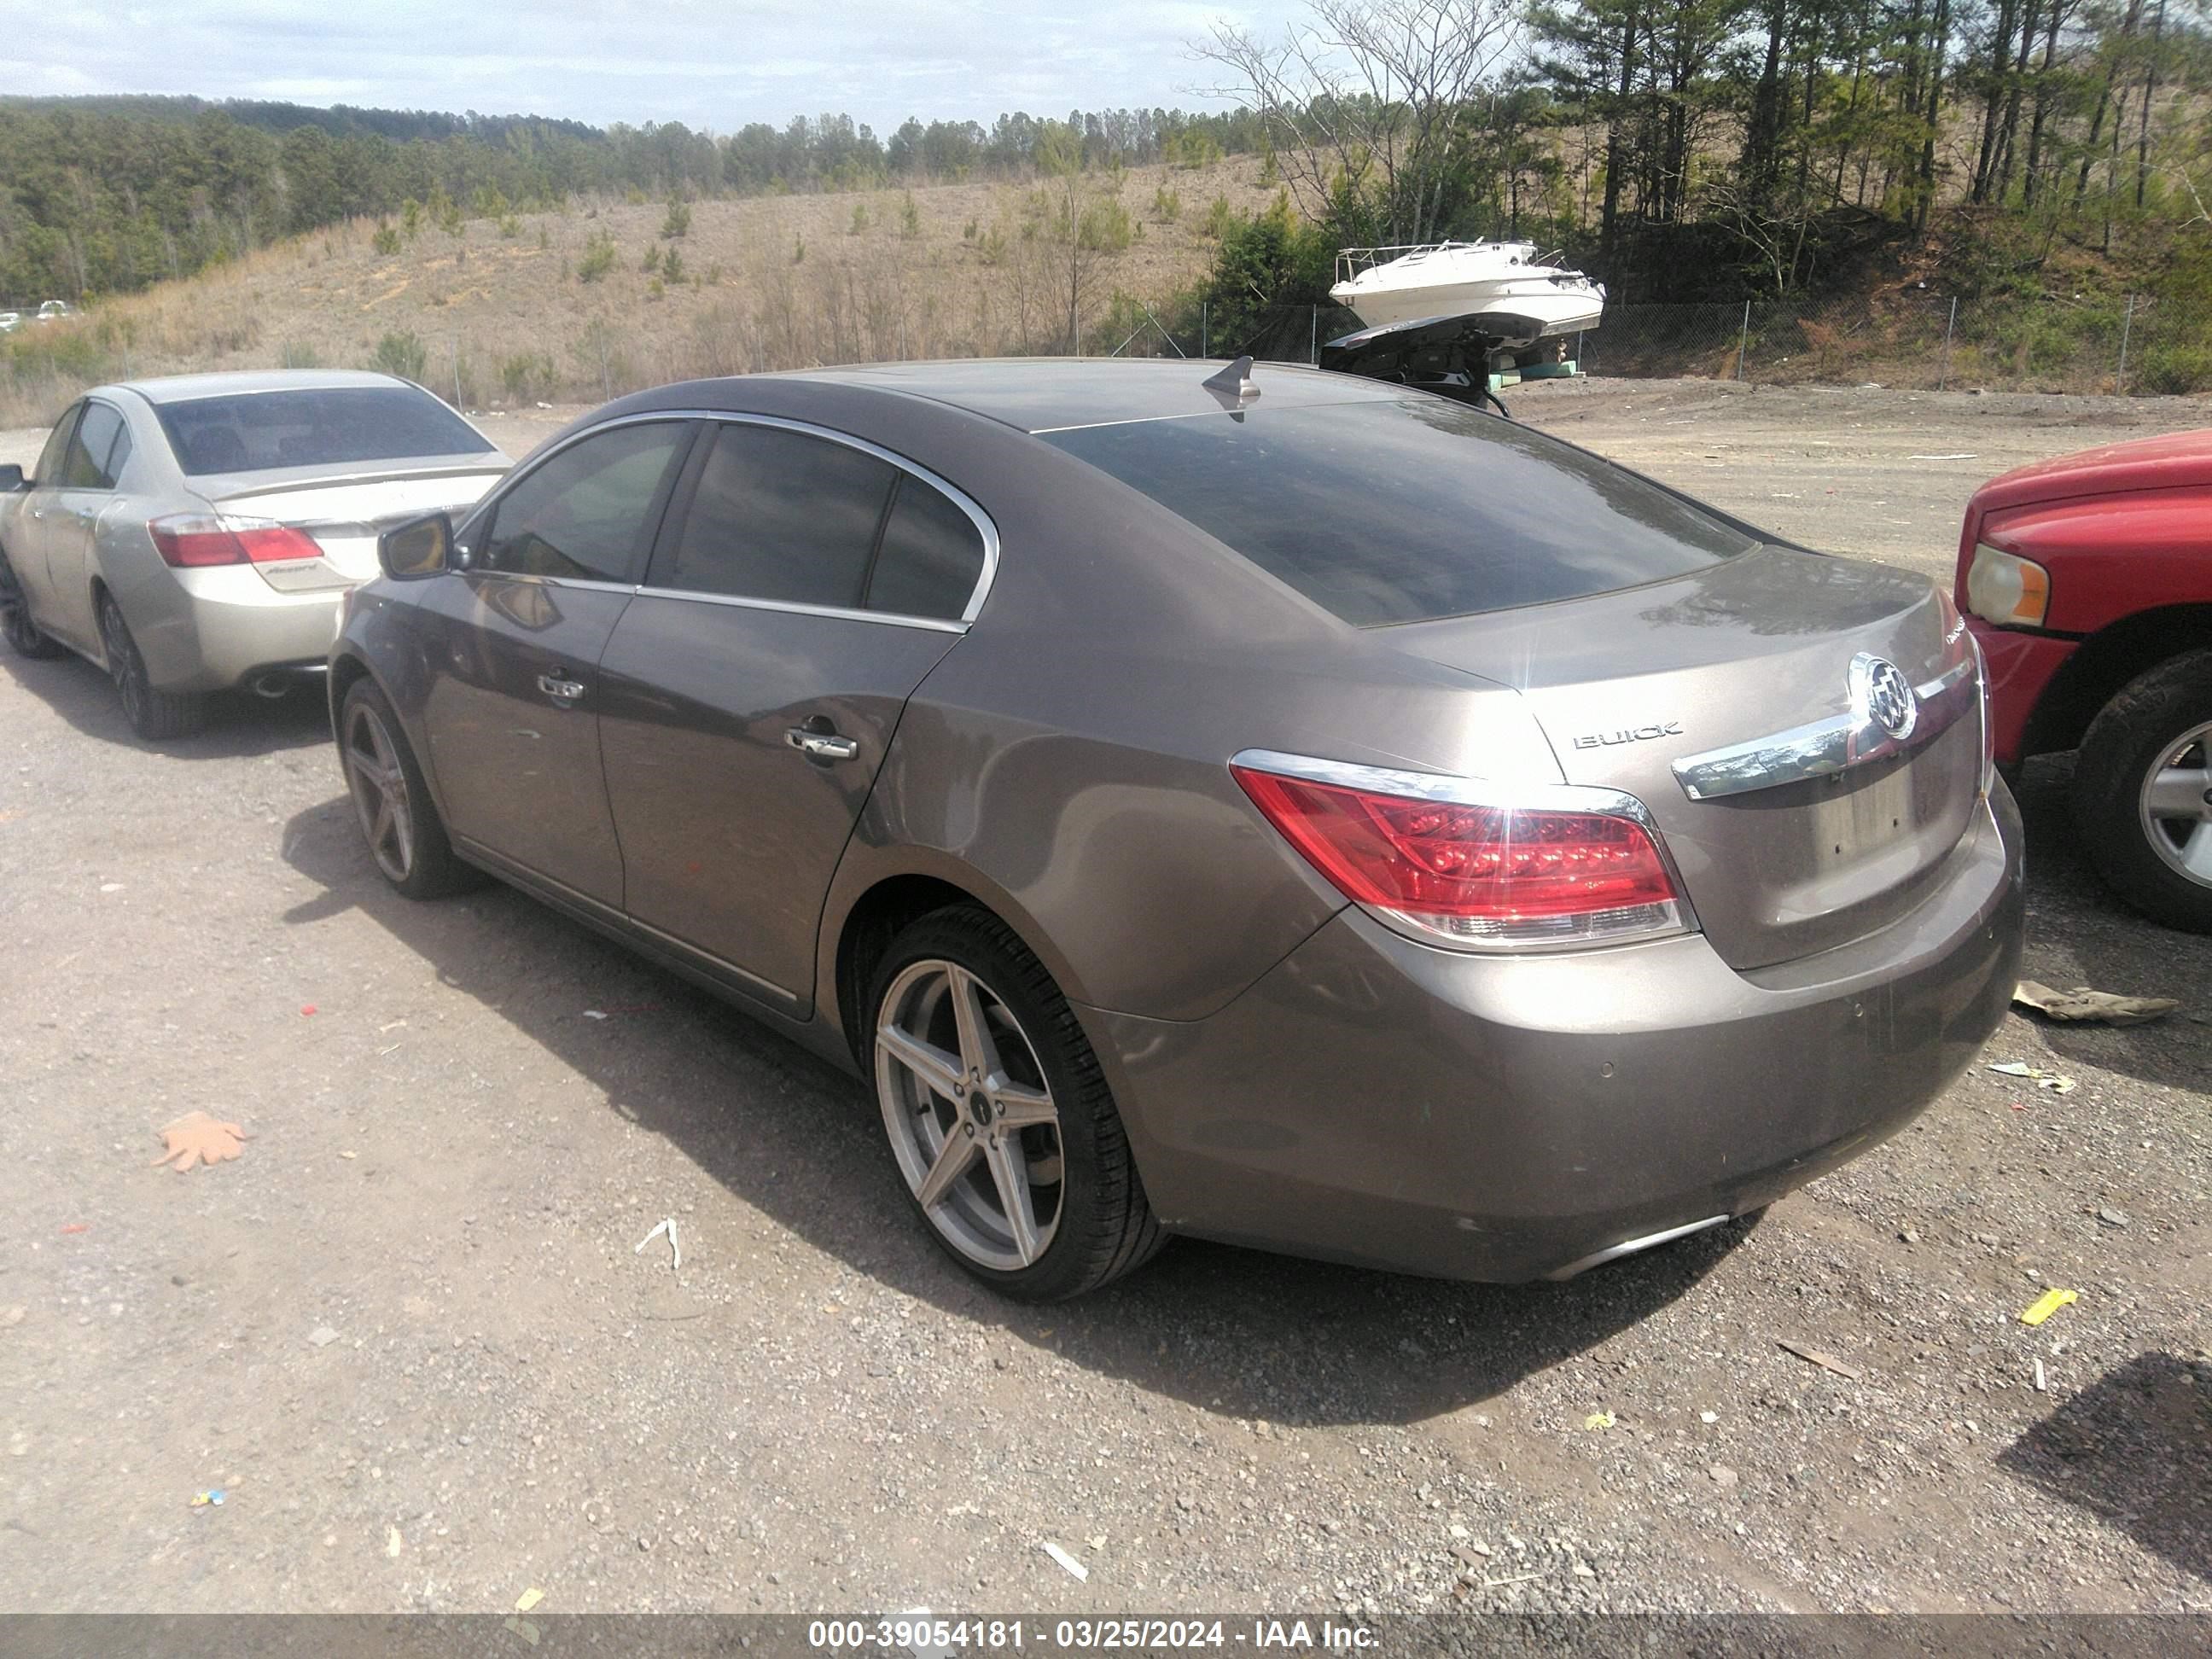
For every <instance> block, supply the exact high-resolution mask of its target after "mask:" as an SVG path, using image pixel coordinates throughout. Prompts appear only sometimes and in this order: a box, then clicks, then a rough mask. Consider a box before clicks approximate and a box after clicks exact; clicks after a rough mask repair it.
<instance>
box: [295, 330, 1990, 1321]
mask: <svg viewBox="0 0 2212 1659" xmlns="http://www.w3.org/2000/svg"><path fill="white" fill-rule="evenodd" d="M381 557H382V559H383V562H384V563H385V568H386V575H385V577H384V578H383V579H381V580H376V581H374V582H371V583H369V584H368V585H367V586H364V587H362V588H361V589H359V590H358V591H357V592H356V593H355V595H354V596H353V599H352V600H351V602H350V603H349V607H348V615H347V620H346V623H345V627H344V629H343V633H342V634H341V635H340V637H339V639H338V641H337V648H336V651H335V653H334V654H333V656H332V659H331V683H330V691H331V701H332V708H331V712H332V714H333V716H334V722H335V725H336V727H337V737H338V744H339V760H340V763H341V764H342V766H343V770H344V775H345V778H346V782H347V786H348V787H349V790H350V792H351V794H352V799H353V803H354V805H355V807H356V810H357V813H358V816H359V818H360V822H361V828H362V834H363V836H364V839H365V842H366V844H367V847H368V852H369V854H370V855H371V856H372V857H373V858H374V862H375V864H376V866H378V867H379V868H380V870H381V871H382V872H384V875H385V876H386V878H387V879H388V880H390V881H391V882H392V884H394V885H395V886H397V887H398V889H399V890H401V891H402V892H403V893H406V894H408V895H410V896H418V897H425V898H427V897H429V896H434V895H435V894H438V893H440V892H444V891H449V890H453V888H455V887H456V886H458V885H459V884H461V883H462V882H464V881H465V879H467V878H471V877H472V876H478V875H481V874H483V873H484V872H490V873H493V874H495V875H497V876H500V877H501V878H505V879H506V880H508V881H511V882H513V884H516V885H517V886H519V887H521V888H523V889H525V890H527V891H529V892H532V893H534V894H536V895H538V896H540V897H541V898H543V899H544V900H545V901H546V902H549V903H551V904H553V905H556V906H557V907H559V908H561V909H562V910H564V911H566V912H567V913H568V914H569V915H572V916H574V917H576V918H578V919H580V920H581V921H585V922H586V923H588V924H590V925H591V926H592V927H598V928H600V929H603V930H605V932H607V933H611V934H612V935H613V936H615V937H617V938H618V939H623V940H624V941H626V942H628V943H629V944H630V945H633V946H634V947H635V948H636V949H637V950H639V951H642V952H644V953H645V954H646V955H647V956H649V957H652V958H653V959H654V960H656V961H659V962H660V963H665V965H667V966H668V967H670V968H672V969H676V970H677V971H678V972H681V973H683V974H685V975H690V977H692V978H694V979H696V980H697V981H700V982H701V983H702V984H704V985H707V986H709V987H713V988H714V990H716V991H718V992H720V993H721V994H724V995H726V996H727V997H729V998H730V999H731V1000H732V1001H733V1002H735V1003H737V1004H738V1005H739V1006H743V1007H744V1008H745V1009H747V1010H748V1011H750V1012H752V1013H754V1014H756V1015H757V1017H758V1018H761V1019H763V1020H764V1021H766V1022H767V1023H768V1024H770V1025H771V1026H773V1027H774V1028H775V1029H776V1030H781V1031H783V1032H786V1033H787V1034H788V1035H789V1036H792V1037H793V1038H794V1039H795V1040H797V1041H799V1042H803V1043H805V1044H807V1045H809V1046H810V1047H811V1048H814V1049H816V1050H817V1051H818V1052H819V1053H821V1054H824V1055H826V1056H828V1057H829V1059H831V1060H833V1061H835V1062H836V1063H837V1064H840V1065H842V1066H846V1067H848V1068H849V1069H850V1070H852V1071H853V1072H854V1073H856V1074H857V1075H858V1076H860V1077H861V1078H863V1079H866V1083H867V1086H868V1087H869V1088H870V1089H871V1090H872V1092H873V1095H874V1098H875V1104H876V1107H877V1109H878V1112H879V1114H880V1116H881V1120H882V1125H883V1133H884V1137H885V1139H886V1141H887V1143H888V1151H889V1154H890V1160H891V1162H892V1164H894V1165H895V1166H896V1170H897V1172H898V1177H899V1179H900V1181H901V1182H902V1185H903V1187H904V1188H905V1190H906V1191H907V1193H908V1194H910V1195H911V1197H912V1200H913V1204H914V1207H915V1211H916V1212H918V1214H919V1215H920V1217H921V1220H922V1222H923V1224H924V1225H926V1226H927V1230H928V1231H929V1233H930V1234H931V1236H932V1237H934V1238H935V1239H936V1240H937V1242H938V1243H939V1244H941V1245H942V1246H943V1247H944V1248H945V1249H946V1250H947V1251H949V1252H950V1253H951V1255H952V1256H953V1258H954V1259H955V1260H957V1261H958V1262H959V1263H960V1264H961V1265H962V1266H963V1267H965V1268H966V1269H967V1270H969V1272H971V1273H975V1275H976V1276H978V1277H979V1278H981V1279H984V1280H985V1281H987V1282H988V1283H989V1284H991V1285H994V1286H997V1287H999V1288H1000V1289H1001V1290H1004V1291H1006V1292H1008V1293H1010V1294H1012V1295H1018V1296H1023V1297H1054V1296H1066V1295H1070V1294H1073V1293H1074V1292H1076V1291H1081V1290H1084V1289H1086V1288H1088V1287H1090V1286H1091V1285H1097V1284H1100V1283H1103V1281H1105V1280H1106V1279H1110V1278H1112V1277H1113V1276H1114V1275H1115V1274H1116V1273H1121V1272H1124V1271H1126V1270H1127V1269H1128V1268H1130V1267H1133V1266H1134V1265H1136V1264H1137V1263H1139V1262H1140V1261H1143V1260H1144V1259H1145V1258H1146V1256H1147V1255H1150V1254H1151V1253H1152V1250H1153V1249H1154V1248H1155V1247H1157V1246H1158V1243H1160V1241H1161V1239H1162V1238H1163V1237H1164V1235H1166V1234H1169V1233H1178V1232H1180V1233H1192V1234H1199V1235H1202V1236H1206V1237H1214V1238H1221V1239H1228V1240H1231V1241H1235V1242H1238V1243H1249V1244H1258V1245H1264V1246H1267V1247H1269V1248H1271V1249H1283V1250H1292V1251H1298V1252H1303V1253H1306V1254H1310V1255H1322V1256H1331V1257H1336V1258H1339V1259H1342V1260H1346V1261H1361V1262H1367V1263H1372V1264H1376V1265H1380V1266H1384V1267H1398V1268H1405V1269H1410V1270H1412V1271H1414V1272H1422V1273H1438V1274H1449V1275H1459V1276H1463V1277H1468V1278H1477V1279H1528V1278H1534V1277H1537V1276H1541V1275H1546V1274H1552V1275H1559V1274H1567V1273H1575V1272H1577V1271H1579V1270H1581V1269H1583V1268H1584V1267H1589V1266H1591V1265H1593V1264H1595V1263H1596V1262H1599V1261H1605V1260H1607V1259H1608V1258H1610V1257H1613V1256H1617V1255H1625V1254H1626V1253H1628V1252H1631V1251H1634V1250H1638V1249H1644V1248H1646V1247H1648V1246H1651V1245H1654V1244H1658V1243H1663V1242H1665V1241H1667V1240H1668V1239H1671V1238H1674V1237H1680V1236H1681V1235H1683V1234H1686V1233H1688V1232H1692V1231H1697V1230H1699V1229H1700V1228H1704V1227H1711V1226H1715V1225H1719V1224H1721V1223H1723V1222H1725V1221H1726V1220H1728V1219H1729V1218H1730V1217H1734V1216H1739V1215H1742V1214H1744V1213H1745V1212H1748V1211H1753V1210H1755V1209H1757V1208H1758V1207H1759V1206H1762V1205H1764V1204H1765V1203H1767V1202H1768V1201H1769V1200H1772V1199H1774V1198H1776V1197H1778V1195H1780V1194H1783V1193H1785V1192H1787V1191H1789V1190H1790V1188H1793V1187H1795V1186H1797V1185H1799V1184H1800V1183H1802V1182H1806V1181H1808V1180H1810V1179H1812V1178H1813V1176H1816V1175H1818V1174H1820V1172H1821V1171H1822V1170H1827V1169H1830V1168H1832V1167H1833V1166H1834V1165H1836V1164H1839V1163H1841V1162H1842V1161H1843V1160H1844V1159H1846V1158H1851V1157H1853V1156H1856V1155H1857V1154H1858V1153H1860V1152H1864V1151H1866V1150H1867V1149H1868V1148H1869V1147H1871V1146H1875V1144H1876V1143H1877V1142H1879V1141H1880V1140H1881V1139H1882V1138H1883V1137H1884V1136H1886V1135H1887V1134H1890V1133H1893V1132H1894V1131H1895V1130H1897V1129H1898V1128H1899V1127H1902V1126H1903V1125H1904V1124H1905V1123H1906V1122H1908V1121H1911V1118H1912V1117H1913V1115H1915V1114H1916V1113H1917V1112H1918V1111H1919V1110H1920V1109H1922V1108H1923V1107H1924V1106H1925V1105H1926V1104H1927V1103H1929V1101H1930V1100H1931V1099H1933V1098H1934V1097H1936V1094H1937V1093H1938V1092H1939V1091H1941V1090H1942V1088H1943V1086H1944V1085H1945V1084H1946V1082H1947V1081H1948V1079H1950V1078H1952V1077H1953V1076H1954V1075H1955V1074H1956V1073H1958V1072H1959V1071H1960V1068H1962V1067H1963V1066H1965V1065H1966V1063H1967V1061H1968V1060H1969V1059H1970V1058H1971V1057H1972V1054H1973V1053H1974V1051H1975V1049H1976V1048H1978V1046H1979V1045H1980V1044H1981V1042H1982V1041H1983V1039H1984V1037H1986V1036H1988V1035H1989V1033H1990V1030H1992V1029H1993V1028H1994V1027H1995V1026H1996V1023H1997V1021H1998V1019H1999V1018H2001V1017H2002V1014H2003V1012H2004V1009H2005V1006H2006V1004H2007V1001H2008V998H2009V997H2010V995H2011V993H2012V989H2013V985H2014V970H2015V967H2016V966H2017V964H2018V960H2019V954H2020V949H2021V915H2022V901H2021V884H2020V870H2021V865H2020V845H2021V836H2020V821H2019V817H2018V815H2017V814H2016V812H2015V810H2014V808H2013V805H2012V800H2011V798H2010V796H2009V795H2008V794H2007V793H2006V791H2005V786H2004V784H2003V783H2002V781H2000V780H1999V779H1998V778H1997V776H1996V772H1995V770H1994V768H1993V767H1992V765H1991V761H1990V748H1989V722H1988V720H1987V719H1986V716H1985V714H1984V708H1983V704H1982V698H1981V678H1980V673H1979V665H1978V658H1977V656H1976V653H1975V647H1974V644H1973V642H1972V640H1971V638H1969V636H1968V635H1967V634H1966V630H1965V629H1964V628H1963V627H1962V626H1961V625H1960V620H1959V617H1958V613H1957V612H1956V611H1954V610H1953V609H1952V607H1951V605H1950V602H1949V600H1948V599H1946V598H1945V597H1944V596H1943V595H1942V593H1941V592H1938V591H1936V589H1935V588H1933V587H1932V586H1930V585H1929V583H1928V582H1927V581H1926V580H1924V579H1923V578H1922V577H1919V576H1916V575H1912V574H1908V573H1906V572H1905V571H1901V570H1895V569H1890V568H1885V567H1882V566H1880V565H1872V564H1862V563H1857V562H1853V561H1850V560H1847V559H1834V558H1826V557H1823V556H1820V555H1818V554H1814V553H1810V552H1808V551H1806V550H1803V549H1802V548H1796V547H1792V546H1789V545H1786V544H1780V543H1778V542H1776V541H1774V540H1773V539H1771V538H1766V537H1763V536H1761V535H1760V534H1759V532H1756V531H1754V530H1753V529H1751V528H1749V527H1748V526H1744V525H1741V524H1739V523H1737V522H1736V521H1735V520H1732V519H1729V518H1728V517H1727V516H1725V515H1723V514H1722V513H1717V512H1714V511H1712V510H1711V509H1709V508H1706V507H1701V506H1699V504H1698V503H1696V502H1694V501H1690V500H1688V499H1686V498H1685V497H1684V496H1682V495H1678V494H1676V493H1674V492H1673V491H1671V490H1668V489H1665V488H1663V487H1662V486H1661V485H1658V484H1656V483H1652V482H1651V481H1650V480H1648V479H1645V478H1641V477H1638V476H1636V475H1635V474H1634V473H1632V472H1629V471H1625V470H1624V469H1622V468H1620V467H1617V466H1613V465H1610V464H1609V463H1607V462H1606V461H1604V460H1601V459H1598V458H1597V457H1595V456H1593V455H1590V454H1589V453H1585V452H1583V451H1582V450H1578V449H1576V448H1574V447H1571V446H1570V445H1567V444H1564V443H1560V442H1559V441H1556V440H1553V439H1552V438H1548V437H1546V436H1544V435H1542V434H1541V433H1536V432H1532V431H1529V430H1528V428H1524V427H1521V426H1516V425H1515V424H1514V423H1513V422H1510V421H1507V420H1502V419H1499V418H1497V417H1496V416H1491V415H1487V414H1484V413H1480V412H1478V411H1476V410H1471V409H1468V408H1466V407H1463V406H1462V405H1460V404H1454V403H1449V402H1447V401H1445V400H1444V399H1443V398H1437V397H1434V396H1431V394H1429V393H1426V392H1417V391H1413V390H1410V389H1408V388H1407V387H1404V386H1389V385H1384V384H1381V383H1378V382H1376V381H1373V380H1354V379H1352V378H1350V377H1347V376H1343V375H1337V374H1323V373H1317V372H1315V371H1311V370H1308V369H1302V368H1256V369H1255V368H1250V367H1249V365H1235V366H1232V367H1231V369H1229V370H1227V371H1223V370H1220V369H1219V368H1218V366H1210V365H1194V364H1190V363H1184V362H1155V363H1131V362H997V363H991V362H983V363H975V362H970V363H941V364H915V365H901V366H892V367H884V368H873V369H842V370H824V371H821V372H818V373H815V374H795V375H787V376H765V375H764V376H759V377H750V378H745V379H740V380H711V381H702V382H696V383H694V384H690V385H686V386H669V387H665V388H663V389H661V390H659V391H655V392H644V393H641V394H639V395H638V396H636V397H634V398H626V399H624V400H623V401H621V402H619V403H616V404H611V405H609V406H608V407H606V408H605V409H603V410H599V411H598V412H597V413H596V414H594V415H591V416H586V417H585V419H584V420H582V421H581V422H578V423H577V424H576V425H575V426H574V427H572V428H569V429H568V431H567V432H565V433H564V434H562V435H561V436H559V437H557V438H556V439H554V440H552V441H550V443H548V444H547V445H546V446H545V447H544V448H542V449H541V450H540V451H539V452H538V454H537V455H536V456H535V457H534V458H533V459H532V461H531V462H529V463H528V464H526V465H524V466H523V467H521V468H520V469H519V470H518V471H517V472H516V473H515V475H514V476H513V477H511V478H510V479H508V480H507V482H506V483H504V484H502V485H501V487H500V488H499V489H496V490H495V491H494V492H493V493H492V495H490V496H489V498H488V499H487V500H486V501H484V502H483V504H482V505H481V506H480V507H477V509H476V510H475V511H474V512H472V513H469V514H468V515H466V517H465V519H463V520H461V521H460V522H459V523H458V524H455V523H451V522H448V521H447V520H444V519H442V518H439V519H430V520H424V521H423V522H422V523H419V524H416V525H414V526H406V527H403V528H401V529H398V530H395V531H393V532H391V533H390V534H389V535H387V536H386V538H385V539H384V543H383V546H382V552H381Z"/></svg>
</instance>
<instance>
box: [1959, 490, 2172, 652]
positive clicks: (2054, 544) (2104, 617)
mask: <svg viewBox="0 0 2212 1659" xmlns="http://www.w3.org/2000/svg"><path fill="white" fill-rule="evenodd" d="M1973 535H1974V539H1975V540H1977V541H1982V542H1987V543H1988V544H1990V545H1991V546H1992V547H1996V548H1999V549H2002V550H2003V551H2005V552H2008V553H2016V554H2018V555H2019V556H2021V557H2022V558H2024V559H2032V560H2033V561H2034V562H2036V563H2038V564H2039V565H2041V566H2042V567H2043V568H2045V570H2046V571H2048V572H2049V573H2050V574H2051V605H2050V610H2049V611H2048V612H2047V613H2046V614H2045V617H2044V622H2043V626H2044V629H2045V631H2047V632H2051V633H2057V634H2072V635H2088V634H2094V633H2097V632H2099V631H2100V630H2101V629H2106V628H2108V627H2110V626H2112V624H2113V623H2116V622H2118V621H2120V620H2121V619H2122V618H2124V617H2130V616H2132V615H2134V614H2135V613H2136V612H2138V611H2148V610H2151V609H2153V608H2154V607H2163V606H2168V605H2189V604H2212V486H2207V485H2192V486H2188V487H2185V488H2180V489H2147V490H2137V491H2132V492H2127V493H2122V494H2109V495H2082V496H2075V497H2073V498H2071V499H2069V500H2066V501H2043V502H2028V503H2027V504H2024V505H2021V506H2018V507H2002V508H1999V509H1998V510H1996V511H1994V512H1990V513H1984V514H1981V515H1979V522H1978V524H1977V525H1976V526H1974V531H1973ZM1961 553H1962V562H1961V566H1960V577H1961V587H1962V590H1963V585H1964V575H1965V568H1966V563H1969V562H1971V561H1972V544H1971V543H1970V544H1968V545H1967V546H1966V548H1964V549H1962V550H1961Z"/></svg>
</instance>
